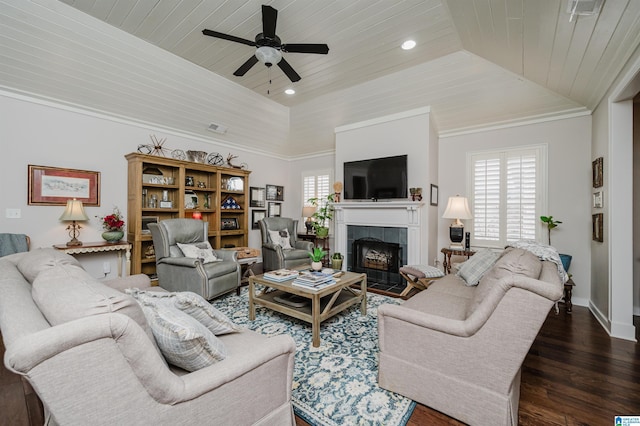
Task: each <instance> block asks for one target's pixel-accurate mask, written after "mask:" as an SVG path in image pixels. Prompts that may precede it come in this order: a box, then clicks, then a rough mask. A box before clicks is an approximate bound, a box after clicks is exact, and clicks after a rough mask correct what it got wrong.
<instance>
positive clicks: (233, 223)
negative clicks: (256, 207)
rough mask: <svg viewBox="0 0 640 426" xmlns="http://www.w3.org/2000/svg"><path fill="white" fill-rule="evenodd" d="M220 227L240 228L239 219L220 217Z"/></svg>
mask: <svg viewBox="0 0 640 426" xmlns="http://www.w3.org/2000/svg"><path fill="white" fill-rule="evenodd" d="M220 229H221V230H223V231H230V230H235V229H238V219H237V218H235V217H223V218H222V219H220Z"/></svg>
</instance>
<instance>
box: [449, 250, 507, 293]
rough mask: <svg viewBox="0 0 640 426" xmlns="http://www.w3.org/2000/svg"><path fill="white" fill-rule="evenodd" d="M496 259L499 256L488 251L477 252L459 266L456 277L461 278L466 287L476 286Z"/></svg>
mask: <svg viewBox="0 0 640 426" xmlns="http://www.w3.org/2000/svg"><path fill="white" fill-rule="evenodd" d="M498 257H499V255H498V254H497V253H495V252H493V251H492V250H490V249H482V250H479V251H478V252H477V253H476V254H474V255H473V256H471V258H470V259H469V260H467V261H466V262H464V263H463V264H462V265H461V266H460V269H459V270H458V272H457V274H456V275H458V276H459V277H461V278H462V279H463V280H464V281H465V282H466V283H467V285H477V284H478V282H479V281H480V279H481V278H482V276H483V275H484V274H485V273H486V272H487V271H488V270H489V269H491V267H492V266H493V264H494V263H495V262H496V260H498Z"/></svg>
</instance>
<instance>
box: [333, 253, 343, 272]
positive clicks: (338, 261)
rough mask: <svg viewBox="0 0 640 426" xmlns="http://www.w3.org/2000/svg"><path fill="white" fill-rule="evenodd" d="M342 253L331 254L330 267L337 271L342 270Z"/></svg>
mask: <svg viewBox="0 0 640 426" xmlns="http://www.w3.org/2000/svg"><path fill="white" fill-rule="evenodd" d="M343 259H344V258H343V257H342V253H339V252H336V253H333V254H332V255H331V267H332V268H333V269H335V270H337V271H339V270H342V260H343Z"/></svg>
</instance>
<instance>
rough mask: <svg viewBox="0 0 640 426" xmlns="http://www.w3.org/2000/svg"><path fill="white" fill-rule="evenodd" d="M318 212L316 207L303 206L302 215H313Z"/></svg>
mask: <svg viewBox="0 0 640 426" xmlns="http://www.w3.org/2000/svg"><path fill="white" fill-rule="evenodd" d="M315 212H316V207H314V206H305V207H303V208H302V217H311V216H313V214H314V213H315Z"/></svg>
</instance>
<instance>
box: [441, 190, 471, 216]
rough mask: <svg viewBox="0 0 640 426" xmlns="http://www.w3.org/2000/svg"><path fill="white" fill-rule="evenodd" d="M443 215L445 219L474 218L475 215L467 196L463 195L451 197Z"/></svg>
mask: <svg viewBox="0 0 640 426" xmlns="http://www.w3.org/2000/svg"><path fill="white" fill-rule="evenodd" d="M442 217H443V218H444V219H472V218H473V215H472V214H471V210H470V209H469V202H468V201H467V197H461V196H459V195H456V196H455V197H449V202H448V203H447V208H446V209H445V211H444V214H443V215H442Z"/></svg>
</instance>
